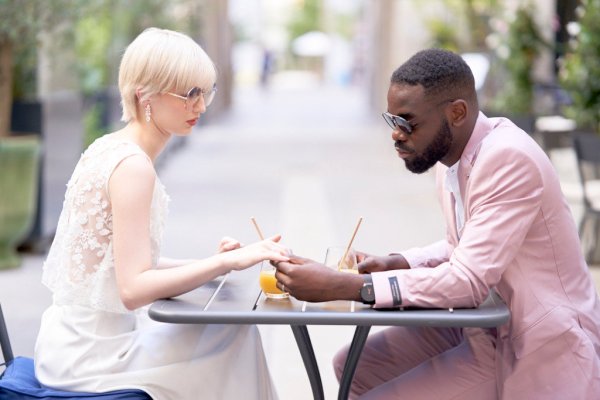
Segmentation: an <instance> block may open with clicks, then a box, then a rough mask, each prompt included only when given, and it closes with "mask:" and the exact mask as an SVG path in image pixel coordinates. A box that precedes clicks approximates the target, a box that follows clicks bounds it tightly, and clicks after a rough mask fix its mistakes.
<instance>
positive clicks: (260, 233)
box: [250, 217, 265, 240]
mask: <svg viewBox="0 0 600 400" xmlns="http://www.w3.org/2000/svg"><path fill="white" fill-rule="evenodd" d="M250 219H251V220H252V223H253V224H254V227H255V228H256V232H258V237H259V238H260V240H265V237H264V236H263V234H262V232H261V230H260V228H259V227H258V224H257V223H256V218H254V217H251V218H250Z"/></svg>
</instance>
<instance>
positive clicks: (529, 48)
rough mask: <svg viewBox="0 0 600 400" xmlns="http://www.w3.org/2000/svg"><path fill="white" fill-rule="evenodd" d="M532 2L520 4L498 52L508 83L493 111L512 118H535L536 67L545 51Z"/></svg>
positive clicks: (494, 102)
mask: <svg viewBox="0 0 600 400" xmlns="http://www.w3.org/2000/svg"><path fill="white" fill-rule="evenodd" d="M535 12H536V11H535V8H534V7H533V4H532V3H531V2H527V3H525V4H521V5H520V6H519V8H518V9H517V10H516V12H515V14H514V19H513V20H512V21H510V22H509V25H508V31H507V32H506V36H505V42H504V43H503V44H501V45H500V46H499V47H498V48H497V49H496V54H497V55H498V57H499V58H500V60H501V64H502V67H503V69H504V73H505V74H506V79H505V80H504V84H503V87H502V89H501V90H500V93H498V95H497V96H496V98H495V99H494V100H493V102H492V104H491V107H492V108H493V109H496V110H498V111H501V112H508V113H511V114H516V115H518V114H533V104H534V77H533V69H534V64H535V62H536V61H537V59H538V58H539V56H540V53H541V52H542V50H543V49H544V48H545V47H548V48H549V47H550V45H549V44H548V43H546V41H545V40H544V38H543V37H542V35H541V33H540V31H539V28H538V26H537V24H536V22H535V18H534V15H535Z"/></svg>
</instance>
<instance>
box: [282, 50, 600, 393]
mask: <svg viewBox="0 0 600 400" xmlns="http://www.w3.org/2000/svg"><path fill="white" fill-rule="evenodd" d="M387 99H388V111H387V112H386V113H384V114H383V116H384V118H385V120H386V121H387V122H388V124H389V125H390V127H391V128H392V129H393V132H392V139H393V140H394V144H395V148H396V151H397V152H398V156H399V157H401V158H402V159H403V160H404V162H405V164H406V167H407V168H408V169H409V170H410V171H412V172H415V173H422V172H425V171H427V170H428V169H429V168H431V167H432V166H434V165H435V167H436V172H437V174H436V177H437V188H438V194H439V198H440V202H441V206H442V209H443V212H444V216H445V220H446V221H445V222H446V226H447V234H446V238H445V239H444V240H441V241H439V242H437V243H434V244H431V245H429V246H426V247H423V248H415V249H408V250H406V251H403V252H401V253H396V254H390V255H388V256H381V257H377V256H370V255H366V254H362V255H361V257H360V260H361V263H360V264H359V270H360V272H361V274H360V275H351V274H343V273H340V272H336V271H333V270H331V269H328V268H326V267H325V266H323V265H322V264H320V263H317V262H314V261H312V260H308V259H303V258H297V259H293V260H292V261H291V262H289V263H287V262H282V263H279V264H278V272H277V280H278V281H279V286H280V287H284V288H285V290H286V291H288V292H290V293H291V294H292V295H293V296H295V297H296V298H298V299H303V300H308V301H327V300H335V299H345V300H357V301H363V302H365V303H374V307H401V306H402V307H405V306H417V307H429V308H450V307H453V308H458V307H476V306H478V305H479V304H481V303H482V302H483V301H484V300H485V299H486V297H487V296H488V294H489V293H490V291H491V290H492V289H494V290H495V291H496V292H497V293H498V294H499V295H500V296H501V297H502V299H503V300H504V301H505V302H506V304H507V305H508V307H509V309H510V312H511V319H510V321H509V322H508V323H507V324H505V325H503V326H501V327H498V328H497V329H484V328H462V329H460V328H430V327H422V328H413V327H393V328H387V329H385V330H383V331H380V332H377V333H375V334H371V335H370V336H369V338H368V339H367V343H366V345H365V348H364V350H363V353H362V355H361V358H360V361H359V363H358V367H357V370H356V374H355V377H354V381H353V384H352V388H351V396H352V397H353V398H358V397H360V398H361V399H396V398H406V399H411V400H414V399H436V400H439V399H478V400H488V399H507V400H509V399H510V400H512V399H569V400H571V399H582V400H584V399H600V301H599V299H598V295H597V293H596V290H595V288H594V285H593V282H592V279H591V277H590V274H589V271H588V267H587V265H586V263H585V261H584V259H583V255H582V252H581V249H580V243H579V238H578V235H577V230H576V227H575V223H574V222H573V218H572V215H571V213H570V211H569V208H568V205H567V203H566V201H565V199H564V197H563V195H562V193H561V189H560V183H559V180H558V177H557V175H556V173H555V171H554V169H553V167H552V165H551V163H550V161H549V159H548V157H547V156H546V155H545V154H544V152H543V151H542V150H541V149H540V147H539V146H538V145H537V144H536V143H535V142H534V141H533V140H532V139H531V138H530V137H529V136H528V135H527V134H526V133H525V132H523V131H522V130H521V129H519V128H518V127H517V126H515V125H514V124H513V123H512V122H511V121H509V120H508V119H505V118H487V117H486V116H485V115H484V114H483V113H481V112H480V111H479V106H478V101H477V95H476V91H475V86H474V79H473V75H472V73H471V70H470V69H469V67H468V66H467V64H466V63H465V62H464V61H463V60H462V58H461V57H460V56H458V55H456V54H454V53H451V52H448V51H444V50H438V49H430V50H424V51H421V52H419V53H417V54H415V55H414V56H413V57H412V58H411V59H409V60H408V61H407V62H406V63H405V64H403V65H402V66H400V67H399V68H398V69H397V70H396V71H395V72H394V74H393V75H392V78H391V83H390V88H389V91H388V98H387ZM407 211H408V210H407ZM369 289H371V290H369ZM372 292H374V297H370V294H371V293H372ZM346 354H347V348H346V349H343V350H342V351H340V352H339V353H338V355H337V356H336V359H335V360H334V366H335V370H336V373H337V374H338V379H339V377H340V374H341V369H342V366H343V365H344V362H345V358H346Z"/></svg>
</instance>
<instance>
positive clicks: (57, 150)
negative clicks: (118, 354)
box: [0, 0, 600, 400]
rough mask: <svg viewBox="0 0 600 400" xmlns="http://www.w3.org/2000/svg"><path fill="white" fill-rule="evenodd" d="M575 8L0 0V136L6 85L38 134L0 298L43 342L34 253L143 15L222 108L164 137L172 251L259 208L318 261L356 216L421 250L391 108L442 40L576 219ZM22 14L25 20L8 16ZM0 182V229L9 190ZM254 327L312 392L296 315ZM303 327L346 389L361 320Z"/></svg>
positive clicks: (289, 382) (395, 242) (276, 365)
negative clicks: (343, 377) (519, 131)
mask: <svg viewBox="0 0 600 400" xmlns="http://www.w3.org/2000/svg"><path fill="white" fill-rule="evenodd" d="M587 3H588V2H587V1H584V2H583V4H587ZM590 3H593V2H590ZM597 3H598V2H596V4H597ZM42 5H44V7H42ZM11 7H12V8H11ZM578 7H579V8H578ZM581 7H582V4H581V2H579V1H575V0H573V1H561V0H550V1H547V0H535V1H534V0H505V1H494V0H469V1H467V0H464V1H463V0H456V1H451V0H446V1H445V0H428V1H426V2H425V1H417V0H229V1H226V0H222V1H221V0H219V1H209V0H172V1H170V2H163V1H159V0H147V1H142V0H139V1H133V0H132V1H126V0H112V1H107V0H106V1H102V0H90V1H78V0H49V1H48V2H43V1H41V0H21V1H19V0H8V1H5V2H2V3H0V60H4V59H5V57H6V54H7V53H6V51H5V50H3V49H4V47H3V46H2V44H3V43H5V42H3V39H4V38H10V39H11V40H12V46H11V49H10V54H11V55H10V60H9V61H10V65H11V71H12V77H13V82H12V83H11V84H10V90H9V91H8V92H3V91H2V90H3V86H2V81H1V80H0V148H1V147H2V146H1V143H2V140H5V138H3V137H1V136H2V129H3V128H2V127H3V124H2V123H3V120H2V118H3V114H2V107H3V104H4V103H6V102H7V100H8V99H9V100H10V102H9V103H10V106H11V113H10V115H11V116H12V118H11V119H10V120H11V123H10V127H9V128H6V129H7V130H9V131H10V132H11V133H10V135H9V136H21V135H22V134H23V133H24V132H27V133H29V132H34V133H36V134H37V136H38V137H39V140H40V143H41V159H40V160H41V162H40V166H39V175H38V176H37V180H36V181H35V187H36V188H37V191H38V193H39V196H38V197H37V199H36V200H35V201H34V211H35V216H33V217H32V220H31V223H30V228H31V229H28V230H27V231H28V232H27V233H26V234H25V235H23V236H22V237H21V238H20V239H19V240H20V246H19V255H20V256H21V257H22V261H21V263H20V264H19V265H18V266H16V267H12V268H7V269H2V267H0V304H2V308H3V310H4V313H5V316H6V317H7V323H8V328H9V333H10V336H11V339H12V342H13V348H14V352H15V353H16V354H18V355H24V356H32V355H33V345H34V342H35V337H36V335H37V331H38V329H39V320H40V317H41V314H42V312H43V310H44V309H45V308H46V307H47V306H48V305H49V304H50V302H51V298H50V293H49V292H48V290H47V289H46V288H45V287H43V286H42V285H41V283H40V279H41V267H42V264H43V262H44V259H45V255H46V252H47V250H48V245H49V243H50V242H51V240H52V236H53V233H54V229H55V228H56V222H57V218H58V214H59V213H60V210H61V205H62V199H63V196H64V189H65V184H66V182H67V180H68V178H69V176H70V174H71V172H72V169H73V167H74V165H75V163H76V162H77V160H78V158H79V156H80V154H81V152H82V151H83V150H84V149H85V148H86V147H87V145H89V143H91V141H93V140H94V139H95V138H97V137H99V136H101V135H103V134H105V133H107V132H111V131H113V130H115V129H118V128H119V127H120V126H121V123H120V122H119V118H120V106H119V97H118V91H117V89H116V87H115V85H116V76H117V70H118V63H119V60H120V55H121V54H122V52H123V49H124V46H125V45H126V44H127V43H128V42H130V41H131V40H132V39H133V38H134V37H135V36H136V35H137V34H138V33H139V32H141V31H142V30H143V29H144V28H146V27H149V26H159V27H163V28H170V29H176V30H180V31H183V32H185V33H187V34H189V35H190V36H192V37H193V38H194V39H196V40H197V41H198V42H199V43H200V44H201V45H202V46H203V47H204V48H205V49H206V51H207V53H208V54H209V55H210V56H211V57H212V58H213V61H214V62H215V64H216V65H217V68H218V70H219V78H218V93H217V97H216V98H215V101H214V102H213V105H211V108H210V109H209V111H208V112H207V113H206V114H205V115H204V116H203V118H202V121H201V122H200V124H199V126H197V127H196V128H195V130H194V132H193V133H192V135H191V136H190V137H188V138H185V139H183V138H176V139H175V140H173V141H172V142H171V144H170V146H169V147H168V149H167V150H166V151H165V153H164V154H163V155H162V156H161V158H160V159H159V161H158V163H157V170H158V174H159V177H160V179H161V180H162V182H163V184H164V185H165V186H166V188H167V192H168V193H169V194H170V196H171V203H170V214H169V218H168V221H167V226H166V231H165V235H164V246H163V254H164V255H165V256H168V257H174V258H192V257H194V258H201V257H206V256H209V255H211V254H213V253H214V251H215V249H216V247H217V244H218V242H219V239H220V238H221V237H222V236H225V235H227V236H232V237H235V238H237V239H239V240H240V241H242V242H244V243H249V242H253V241H255V240H256V239H257V238H256V232H255V230H254V228H253V226H252V224H251V222H250V217H252V216H254V217H255V218H256V219H257V221H258V222H259V224H260V226H261V228H262V230H263V232H264V233H265V234H266V235H268V234H274V233H280V234H282V235H283V241H284V242H285V243H286V244H287V245H288V246H289V247H290V248H292V249H293V251H294V252H295V253H296V254H300V255H303V256H307V257H310V258H314V259H317V260H323V259H324V256H325V250H326V248H327V247H329V246H331V245H344V244H346V243H347V241H348V240H349V238H350V236H351V234H352V231H353V229H354V226H355V224H356V222H357V219H358V218H359V217H363V218H364V220H363V223H362V225H361V227H360V230H359V232H358V234H357V237H356V240H355V242H354V247H355V248H357V249H359V250H362V251H365V252H369V253H374V254H387V253H389V252H392V251H398V250H402V249H405V248H408V247H412V246H419V245H425V244H428V243H429V242H431V241H434V240H437V239H439V238H440V237H441V236H442V235H443V234H444V231H445V229H444V227H443V226H442V225H441V212H440V210H439V206H438V202H437V199H436V197H435V194H434V178H433V174H431V173H425V174H423V175H414V174H411V173H410V172H408V171H407V170H406V169H405V167H404V163H403V162H402V160H400V159H399V158H397V156H396V153H395V150H394V147H393V142H392V140H391V137H390V136H391V132H390V130H389V128H388V127H387V125H386V124H385V122H384V121H383V119H382V118H381V116H380V114H381V112H383V111H385V109H386V103H385V98H386V94H387V87H388V82H389V77H390V75H391V73H392V72H393V70H394V69H395V68H396V67H397V66H399V65H400V64H401V63H402V62H403V61H405V60H406V59H407V58H409V57H410V56H411V55H412V54H414V53H415V52H416V51H418V50H421V49H423V48H427V47H431V46H436V47H444V48H448V49H451V50H454V51H457V52H460V53H462V54H463V55H464V57H465V59H466V60H467V62H468V63H469V64H470V65H471V67H472V69H473V71H474V73H475V75H476V80H477V84H478V89H479V93H480V98H481V105H482V108H483V110H484V112H486V113H488V114H489V115H506V116H509V117H511V118H513V119H514V120H516V121H518V122H519V124H521V126H522V127H523V128H524V129H525V130H526V131H527V132H528V133H530V134H531V135H532V136H534V137H535V138H536V140H538V142H539V143H540V145H542V147H543V148H544V149H545V150H546V152H547V154H548V155H549V157H550V158H551V160H552V162H553V163H554V165H555V167H556V169H557V171H558V173H559V175H560V177H561V183H562V185H563V190H564V192H565V195H566V196H567V199H568V201H569V205H570V206H571V209H572V212H573V216H574V218H575V220H576V221H577V222H578V223H579V221H580V219H581V217H582V215H583V204H582V190H581V184H580V181H579V175H578V171H577V157H576V155H575V153H574V150H573V148H572V146H571V142H570V137H571V135H572V134H573V133H574V132H576V131H579V130H582V129H585V130H591V131H593V130H594V129H595V128H594V122H593V120H592V123H590V120H576V119H575V116H576V115H587V114H585V112H586V110H584V109H582V108H581V106H579V105H578V103H577V100H576V99H574V98H573V95H572V93H573V91H574V90H575V91H576V90H578V89H577V88H575V89H573V88H572V87H573V86H572V82H571V81H569V73H568V72H569V71H567V69H569V68H570V69H571V70H572V69H574V68H576V67H577V65H575V66H574V64H573V61H570V63H569V62H567V61H566V60H567V58H569V57H568V56H569V51H572V50H569V49H572V47H571V45H573V43H576V41H577V38H578V35H582V34H583V33H586V32H587V30H588V29H591V28H589V27H586V26H585V25H584V23H583V22H584V21H585V20H584V19H583V17H582V12H581V10H582V8H581ZM594 7H596V9H598V8H600V6H599V5H596V6H594ZM577 10H579V11H577ZM589 14H590V13H589V12H588V14H587V15H588V16H589ZM34 16H38V17H40V18H37V19H36V18H33V17H34ZM599 16H600V10H597V11H596V20H595V22H594V21H593V22H592V23H591V26H593V27H600V19H599V18H600V17H599ZM32 19H33V20H37V21H38V22H36V23H31V20H32ZM588 19H589V18H588ZM19 21H20V22H19ZM28 21H29V22H28ZM16 22H19V24H21V25H19V26H21V27H23V26H25V27H27V28H28V29H29V30H24V28H23V30H21V32H28V34H27V35H24V34H22V33H21V34H20V35H21V36H19V35H16V34H15V32H14V31H10V29H13V28H8V27H7V26H8V25H11V24H12V25H17V24H16ZM28 24H30V25H28ZM16 38H18V39H16ZM529 39H531V40H529ZM598 40H600V39H598ZM580 48H581V46H580ZM595 54H596V55H595V57H596V58H598V57H600V56H599V54H600V50H599V51H598V52H596V53H595ZM588 60H589V58H588ZM517 61H519V63H517ZM511 62H514V63H517V64H519V65H522V64H523V63H525V64H524V65H525V67H524V68H522V67H521V69H519V65H517V66H515V65H513V64H511ZM588 63H590V64H591V61H588ZM0 64H1V63H0ZM3 65H4V64H3ZM578 66H579V68H580V69H584V68H585V67H586V66H585V65H584V64H582V63H579V65H578ZM524 71H525V72H526V73H525V75H523V74H524ZM0 72H1V70H0ZM2 76H3V75H2V74H1V73H0V79H2ZM570 85H571V86H570ZM588 87H589V89H590V90H594V87H593V84H592V83H589V82H588ZM598 90H600V88H598ZM580 91H581V90H580ZM7 93H8V94H7ZM599 98H600V97H599ZM599 101H600V100H599ZM574 107H575V108H576V107H580V108H579V109H575V110H573V108H574ZM595 107H598V105H595ZM23 110H24V111H23ZM21 111H23V112H24V113H25V114H24V116H19V115H21V114H19V113H20V112H21ZM35 116H39V119H38V120H37V122H36V120H35V118H34V117H35ZM4 122H6V118H5V120H4ZM595 126H596V128H597V126H598V125H597V123H596V125H595ZM36 129H37V130H36ZM5 136H6V135H5ZM2 157H5V156H3V153H0V162H1V161H2ZM9 174H10V172H8V170H3V171H0V175H5V176H6V175H9ZM1 179H2V177H1V176H0V239H1V238H2V235H3V234H2V233H1V232H2V226H3V225H7V224H6V223H3V221H7V219H5V220H3V219H2V218H7V217H5V216H4V215H5V214H2V213H3V212H6V211H4V210H6V209H7V208H8V205H9V203H10V198H9V196H8V194H9V190H8V189H7V186H2V185H3V183H2V180H1ZM25 184H26V183H25V182H24V181H23V182H21V185H25ZM593 229H596V230H597V229H598V227H597V226H594V227H593V228H592V230H593ZM13 230H16V229H13ZM593 233H594V232H587V231H586V236H585V237H584V238H582V239H583V243H584V246H583V247H584V248H582V251H586V253H589V254H591V255H590V262H589V264H590V271H591V273H592V275H593V276H594V279H595V281H596V282H597V286H598V287H600V260H599V259H598V257H597V256H598V254H597V251H596V253H594V250H597V247H598V245H597V236H594V235H593ZM590 249H591V251H590ZM0 265H1V263H0ZM260 329H261V332H262V335H263V341H264V347H265V352H266V355H267V359H268V362H269V365H270V367H271V372H272V375H273V377H274V379H275V382H276V386H277V389H278V391H279V395H280V398H281V399H285V400H287V399H292V400H295V399H298V400H303V399H308V398H311V391H310V385H309V383H308V379H307V377H306V373H305V372H304V368H303V364H302V362H301V359H300V355H299V353H298V350H297V348H296V344H295V342H294V339H293V335H292V332H291V330H290V328H289V327H287V326H281V327H280V326H261V327H260ZM309 331H310V333H311V337H312V340H313V345H314V347H315V352H316V355H317V360H318V362H319V367H320V369H321V373H322V375H323V383H324V386H325V395H326V398H328V399H329V398H336V393H337V382H336V380H335V377H334V375H333V371H332V368H331V359H332V357H333V355H334V354H335V352H336V351H337V350H338V349H339V348H340V347H341V346H342V345H344V344H345V343H347V342H349V341H350V340H351V338H352V334H353V329H352V328H351V327H310V328H309ZM174 340H176V338H174Z"/></svg>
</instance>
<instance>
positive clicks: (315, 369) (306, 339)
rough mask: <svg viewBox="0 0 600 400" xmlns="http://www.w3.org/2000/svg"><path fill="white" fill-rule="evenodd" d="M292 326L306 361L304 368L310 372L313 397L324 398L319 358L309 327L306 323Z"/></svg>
mask: <svg viewBox="0 0 600 400" xmlns="http://www.w3.org/2000/svg"><path fill="white" fill-rule="evenodd" d="M291 328H292V332H294V338H295V339H296V343H297V344H298V350H300V355H301V356H302V361H303V362H304V368H306V373H307V374H308V380H309V381H310V387H311V389H312V392H313V397H314V399H315V400H324V399H325V395H324V394H323V383H322V382H321V375H320V374H319V366H318V365H317V359H316V358H315V353H314V351H313V347H312V343H311V341H310V336H309V335H308V329H306V325H291Z"/></svg>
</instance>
